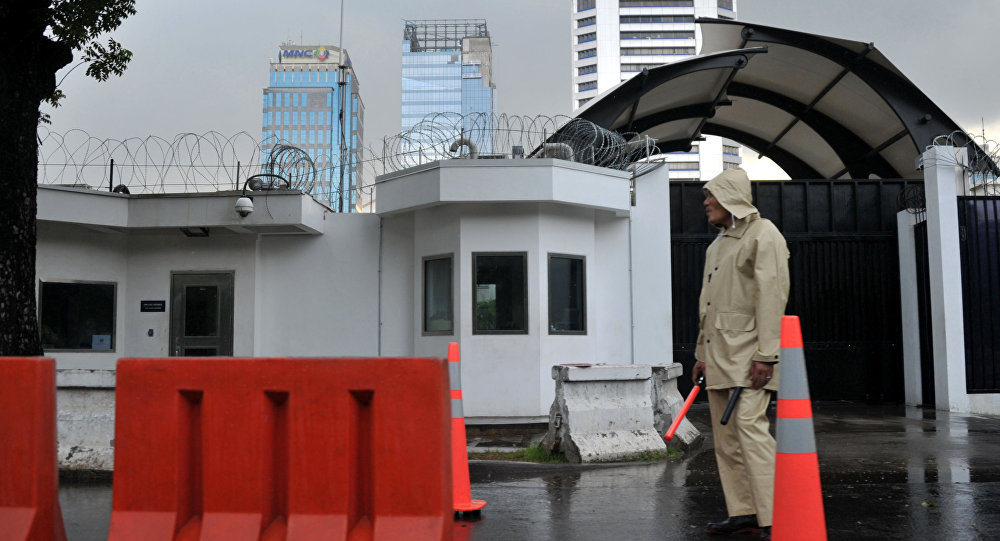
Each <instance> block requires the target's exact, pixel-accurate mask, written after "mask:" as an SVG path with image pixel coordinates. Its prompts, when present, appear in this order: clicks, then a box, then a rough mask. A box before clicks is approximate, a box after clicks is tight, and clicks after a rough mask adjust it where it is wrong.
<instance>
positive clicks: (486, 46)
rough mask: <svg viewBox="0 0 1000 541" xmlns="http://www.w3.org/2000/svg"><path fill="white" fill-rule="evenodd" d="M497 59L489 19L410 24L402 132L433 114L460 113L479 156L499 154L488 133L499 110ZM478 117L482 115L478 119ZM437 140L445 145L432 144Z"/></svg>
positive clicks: (405, 55)
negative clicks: (495, 76) (495, 75)
mask: <svg viewBox="0 0 1000 541" xmlns="http://www.w3.org/2000/svg"><path fill="white" fill-rule="evenodd" d="M492 59H493V48H492V45H491V43H490V33H489V30H488V29H487V28H486V21H485V20H482V19H459V20H425V21H406V22H405V24H404V27H403V63H402V64H403V74H402V75H403V88H402V122H401V127H402V130H403V131H406V130H408V129H410V128H412V127H413V125H414V124H416V123H418V122H420V121H421V120H422V119H423V118H424V117H425V116H427V115H430V114H434V113H457V114H461V115H464V116H465V117H466V119H465V121H464V123H463V126H462V131H463V132H464V135H465V136H466V137H468V138H470V139H472V140H473V141H475V142H476V144H477V146H479V152H480V153H490V152H493V151H494V149H492V148H491V147H492V141H491V138H490V136H489V135H490V134H489V131H488V130H487V129H486V128H487V127H488V126H489V125H490V122H489V118H490V116H491V115H492V114H493V112H494V109H495V108H496V86H495V85H494V84H493V77H492ZM475 113H479V115H476V116H472V115H474V114H475ZM458 135H459V134H455V137H456V138H457V137H458ZM435 142H436V143H440V141H430V143H435Z"/></svg>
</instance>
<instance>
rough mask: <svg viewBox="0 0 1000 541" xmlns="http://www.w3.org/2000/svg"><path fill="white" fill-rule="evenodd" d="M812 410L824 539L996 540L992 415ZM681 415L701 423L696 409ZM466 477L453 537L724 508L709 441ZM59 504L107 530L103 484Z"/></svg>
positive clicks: (564, 530) (651, 527)
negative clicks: (467, 488) (469, 499)
mask: <svg viewBox="0 0 1000 541" xmlns="http://www.w3.org/2000/svg"><path fill="white" fill-rule="evenodd" d="M814 408H815V409H814V416H815V428H816V439H817V444H818V448H819V452H818V455H819V461H820V471H821V480H822V484H823V497H824V504H825V510H826V520H827V531H828V536H829V539H831V540H855V539H873V540H875V539H878V540H889V539H920V540H923V539H947V540H965V539H969V540H973V539H1000V418H996V417H986V416H975V415H971V416H970V415H959V414H948V413H944V412H935V411H924V410H921V409H918V408H904V407H902V406H884V407H867V406H864V405H857V404H849V403H818V404H816V405H815V406H814ZM689 415H690V418H691V419H692V421H694V423H695V425H696V426H698V428H699V429H702V430H703V431H705V430H706V424H707V420H708V419H707V409H705V408H704V406H703V405H696V406H695V408H693V409H692V412H691V413H690V414H689ZM470 474H471V478H472V495H473V497H475V498H480V499H485V500H486V501H487V502H488V505H487V506H486V508H485V509H484V510H483V513H482V516H481V517H480V518H479V519H478V520H475V521H467V522H457V523H456V527H455V534H456V535H455V539H456V540H462V539H468V540H470V541H487V540H504V541H507V540H520V539H532V540H535V539H538V540H560V541H561V540H580V541H587V540H595V541H596V540H601V541H607V540H612V541H619V540H620V541H627V540H644V539H709V538H711V539H720V538H719V537H715V536H711V537H710V536H708V535H707V534H706V533H705V532H704V524H705V523H707V522H708V521H710V520H717V519H720V518H722V517H724V515H725V504H724V502H723V498H722V494H721V489H720V488H719V483H718V477H717V475H716V473H715V460H714V457H713V455H712V451H711V449H710V444H707V445H706V446H705V448H703V450H702V452H700V453H698V454H695V455H694V456H691V457H688V458H686V459H685V460H681V461H674V462H658V463H643V464H618V465H610V466H576V465H538V464H524V463H502V462H485V461H473V462H472V463H471V464H470ZM60 500H61V502H62V504H63V513H64V517H65V522H66V529H67V534H68V537H69V539H70V541H89V540H99V539H104V538H105V535H106V532H107V524H108V516H109V513H110V504H111V502H110V489H109V488H108V487H92V486H68V487H64V488H63V489H62V490H61V492H60ZM734 539H748V538H747V537H737V538H734Z"/></svg>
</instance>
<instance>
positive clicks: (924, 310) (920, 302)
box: [913, 221, 936, 408]
mask: <svg viewBox="0 0 1000 541" xmlns="http://www.w3.org/2000/svg"><path fill="white" fill-rule="evenodd" d="M913 242H914V252H915V258H916V270H917V321H918V325H919V326H920V393H921V400H920V403H921V404H922V405H924V406H927V407H929V408H933V407H935V406H936V403H935V402H936V400H935V396H936V395H935V391H934V328H933V327H932V325H931V276H930V274H931V271H930V260H929V258H928V253H927V222H926V221H923V222H920V223H918V224H916V225H914V226H913Z"/></svg>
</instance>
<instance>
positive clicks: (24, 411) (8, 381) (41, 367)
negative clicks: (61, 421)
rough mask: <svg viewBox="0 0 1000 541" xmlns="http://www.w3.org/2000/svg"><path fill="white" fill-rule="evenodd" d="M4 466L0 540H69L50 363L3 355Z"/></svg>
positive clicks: (0, 460) (0, 458) (0, 452)
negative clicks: (61, 507)
mask: <svg viewBox="0 0 1000 541" xmlns="http://www.w3.org/2000/svg"><path fill="white" fill-rule="evenodd" d="M0 468H2V471H0V539H3V540H4V541H50V540H52V541H65V539H66V530H65V529H64V528H63V522H62V512H60V510H59V472H58V469H57V466H56V364H55V361H53V360H52V359H44V358H41V357H0Z"/></svg>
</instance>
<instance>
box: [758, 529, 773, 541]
mask: <svg viewBox="0 0 1000 541" xmlns="http://www.w3.org/2000/svg"><path fill="white" fill-rule="evenodd" d="M760 538H761V539H766V540H767V541H771V527H770V526H764V527H763V528H761V529H760Z"/></svg>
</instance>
